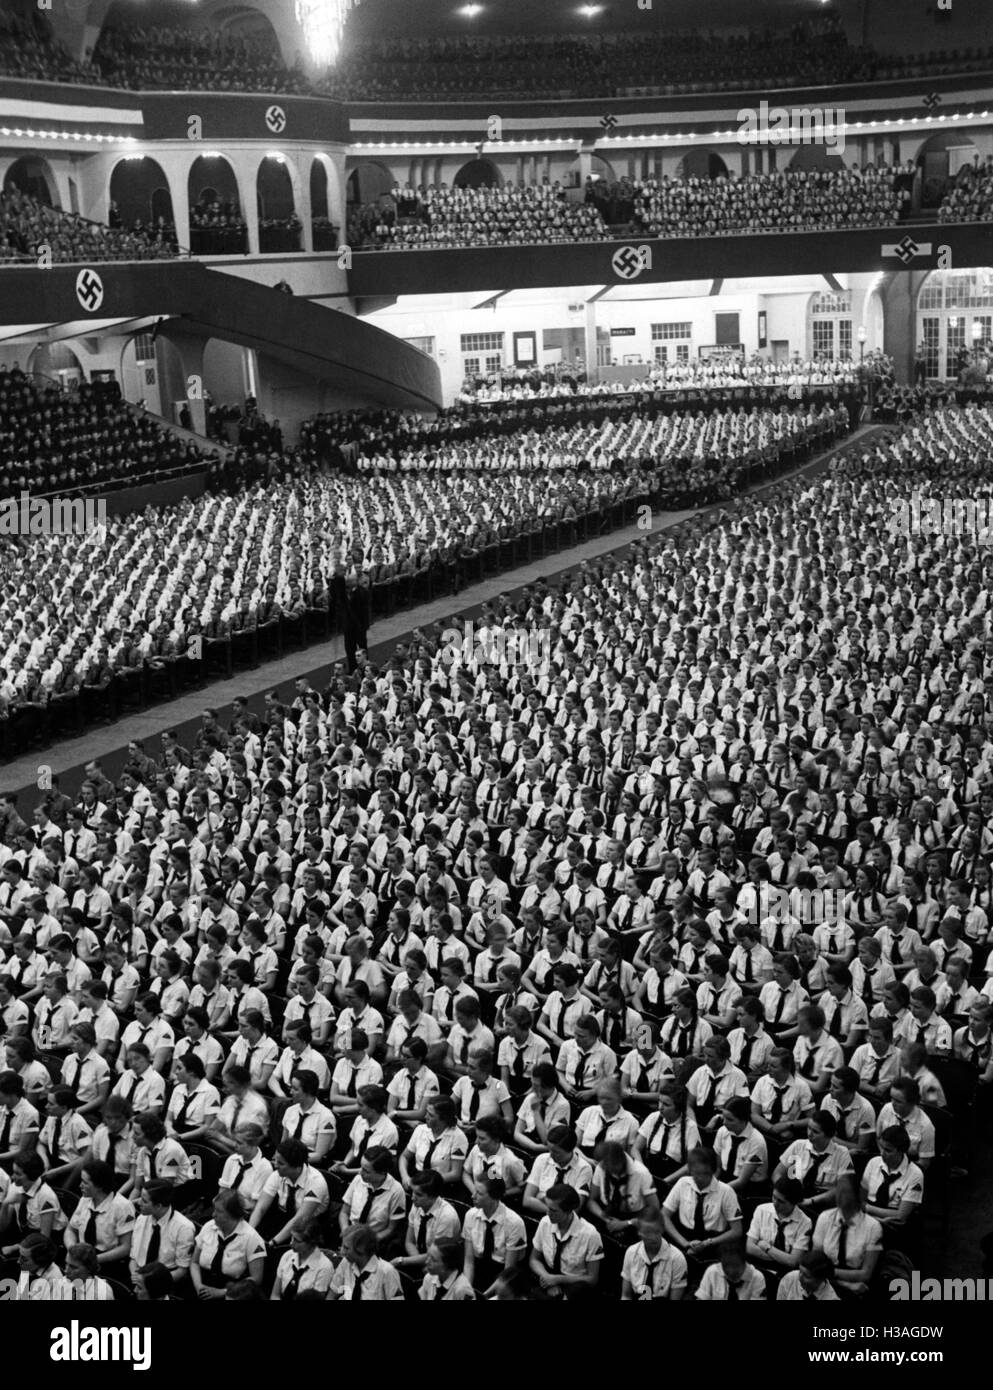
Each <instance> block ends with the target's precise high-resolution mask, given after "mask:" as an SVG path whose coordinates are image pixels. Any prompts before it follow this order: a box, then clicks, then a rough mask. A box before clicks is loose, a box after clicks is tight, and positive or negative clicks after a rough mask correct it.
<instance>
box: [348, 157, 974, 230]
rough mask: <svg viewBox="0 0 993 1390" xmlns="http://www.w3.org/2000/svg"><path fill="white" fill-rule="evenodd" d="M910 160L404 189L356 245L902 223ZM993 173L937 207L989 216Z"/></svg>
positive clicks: (370, 207) (376, 213) (375, 207)
mask: <svg viewBox="0 0 993 1390" xmlns="http://www.w3.org/2000/svg"><path fill="white" fill-rule="evenodd" d="M913 183H914V172H913V168H912V166H907V167H904V168H898V167H896V166H894V167H889V166H875V165H871V164H870V165H866V166H865V167H864V168H859V167H856V166H852V167H845V168H843V169H820V170H781V171H779V172H776V173H749V174H742V175H721V176H719V177H717V178H714V179H709V178H696V177H692V178H675V177H673V178H670V177H669V176H668V175H666V176H664V177H662V178H647V179H632V180H628V179H625V180H622V181H620V182H619V183H617V184H612V185H607V184H605V183H604V182H603V181H602V180H590V181H589V182H588V184H587V186H586V193H585V201H584V202H583V203H577V202H574V201H570V200H569V198H568V192H567V190H566V188H565V187H564V186H563V185H562V184H560V183H558V182H556V183H551V182H549V181H547V180H546V181H544V182H542V183H540V184H518V185H516V186H515V185H513V184H504V185H503V186H502V187H499V188H454V187H449V186H448V185H447V184H440V185H433V186H430V187H425V186H421V187H420V188H417V189H415V188H413V187H410V186H408V187H405V188H403V187H400V186H399V185H397V186H396V187H394V189H393V190H392V193H391V194H389V195H387V196H385V197H382V198H380V199H379V200H378V201H377V202H375V203H369V204H364V205H362V206H361V207H357V208H355V209H353V211H352V213H351V215H350V218H349V243H350V244H351V245H352V246H355V247H361V248H362V249H374V250H384V251H397V250H401V251H410V250H442V249H452V248H460V249H464V248H470V247H481V246H507V245H522V244H523V245H536V246H541V245H556V244H560V243H566V244H568V243H570V242H577V241H583V242H589V241H603V240H605V239H609V238H611V237H629V236H651V237H684V238H685V237H701V236H735V235H742V234H746V235H747V234H753V233H757V232H762V233H780V234H782V233H785V232H791V231H817V230H824V229H827V230H843V229H850V228H858V227H886V226H894V225H896V224H897V223H898V222H900V221H902V220H905V219H906V218H907V217H908V216H909V215H910V210H911V202H910V199H911V191H912V188H913ZM991 208H993V179H991V178H990V176H989V172H988V168H987V166H985V165H984V166H982V167H979V166H977V167H976V168H975V169H973V170H971V171H970V175H969V176H967V177H966V178H965V179H963V180H962V181H960V183H958V184H957V185H956V186H954V187H953V188H952V189H950V191H949V192H948V194H947V195H946V197H945V198H944V200H943V202H942V204H941V207H940V209H939V217H940V218H941V219H942V220H943V221H977V220H985V219H988V218H989V217H990V215H991Z"/></svg>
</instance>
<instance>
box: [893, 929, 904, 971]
mask: <svg viewBox="0 0 993 1390" xmlns="http://www.w3.org/2000/svg"><path fill="white" fill-rule="evenodd" d="M890 964H891V965H902V964H903V956H902V955H901V954H900V941H899V938H898V937H896V936H891V937H890Z"/></svg>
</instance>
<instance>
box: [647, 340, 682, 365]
mask: <svg viewBox="0 0 993 1390" xmlns="http://www.w3.org/2000/svg"><path fill="white" fill-rule="evenodd" d="M653 351H654V357H653V359H652V360H653V361H654V363H655V365H656V366H661V365H662V364H663V363H665V362H688V361H689V360H690V345H689V343H675V344H673V348H672V351H671V352H670V350H669V348H667V347H663V346H662V344H660V343H656V344H655V347H654V350H653Z"/></svg>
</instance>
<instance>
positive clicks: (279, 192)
mask: <svg viewBox="0 0 993 1390" xmlns="http://www.w3.org/2000/svg"><path fill="white" fill-rule="evenodd" d="M255 195H256V198H257V199H258V207H259V250H260V251H261V252H263V253H264V254H269V253H272V252H288V251H299V250H300V221H299V218H298V217H297V215H296V207H295V206H294V201H293V180H292V178H291V177H290V171H289V169H288V168H287V164H286V160H285V158H284V157H283V156H282V155H281V154H270V155H266V157H265V159H263V161H262V163H261V164H260V165H259V171H258V173H257V174H256V176H255Z"/></svg>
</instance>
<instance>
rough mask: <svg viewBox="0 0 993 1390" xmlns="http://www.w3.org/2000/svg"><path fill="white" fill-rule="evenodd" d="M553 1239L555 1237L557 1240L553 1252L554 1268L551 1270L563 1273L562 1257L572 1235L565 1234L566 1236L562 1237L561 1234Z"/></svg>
mask: <svg viewBox="0 0 993 1390" xmlns="http://www.w3.org/2000/svg"><path fill="white" fill-rule="evenodd" d="M552 1239H553V1240H554V1242H555V1250H554V1251H553V1253H552V1270H551V1272H552V1273H553V1274H561V1273H562V1257H563V1255H564V1254H565V1247H566V1246H567V1245H568V1244H569V1242H570V1240H572V1236H564V1237H561V1238H560V1237H559V1236H553V1237H552Z"/></svg>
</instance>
